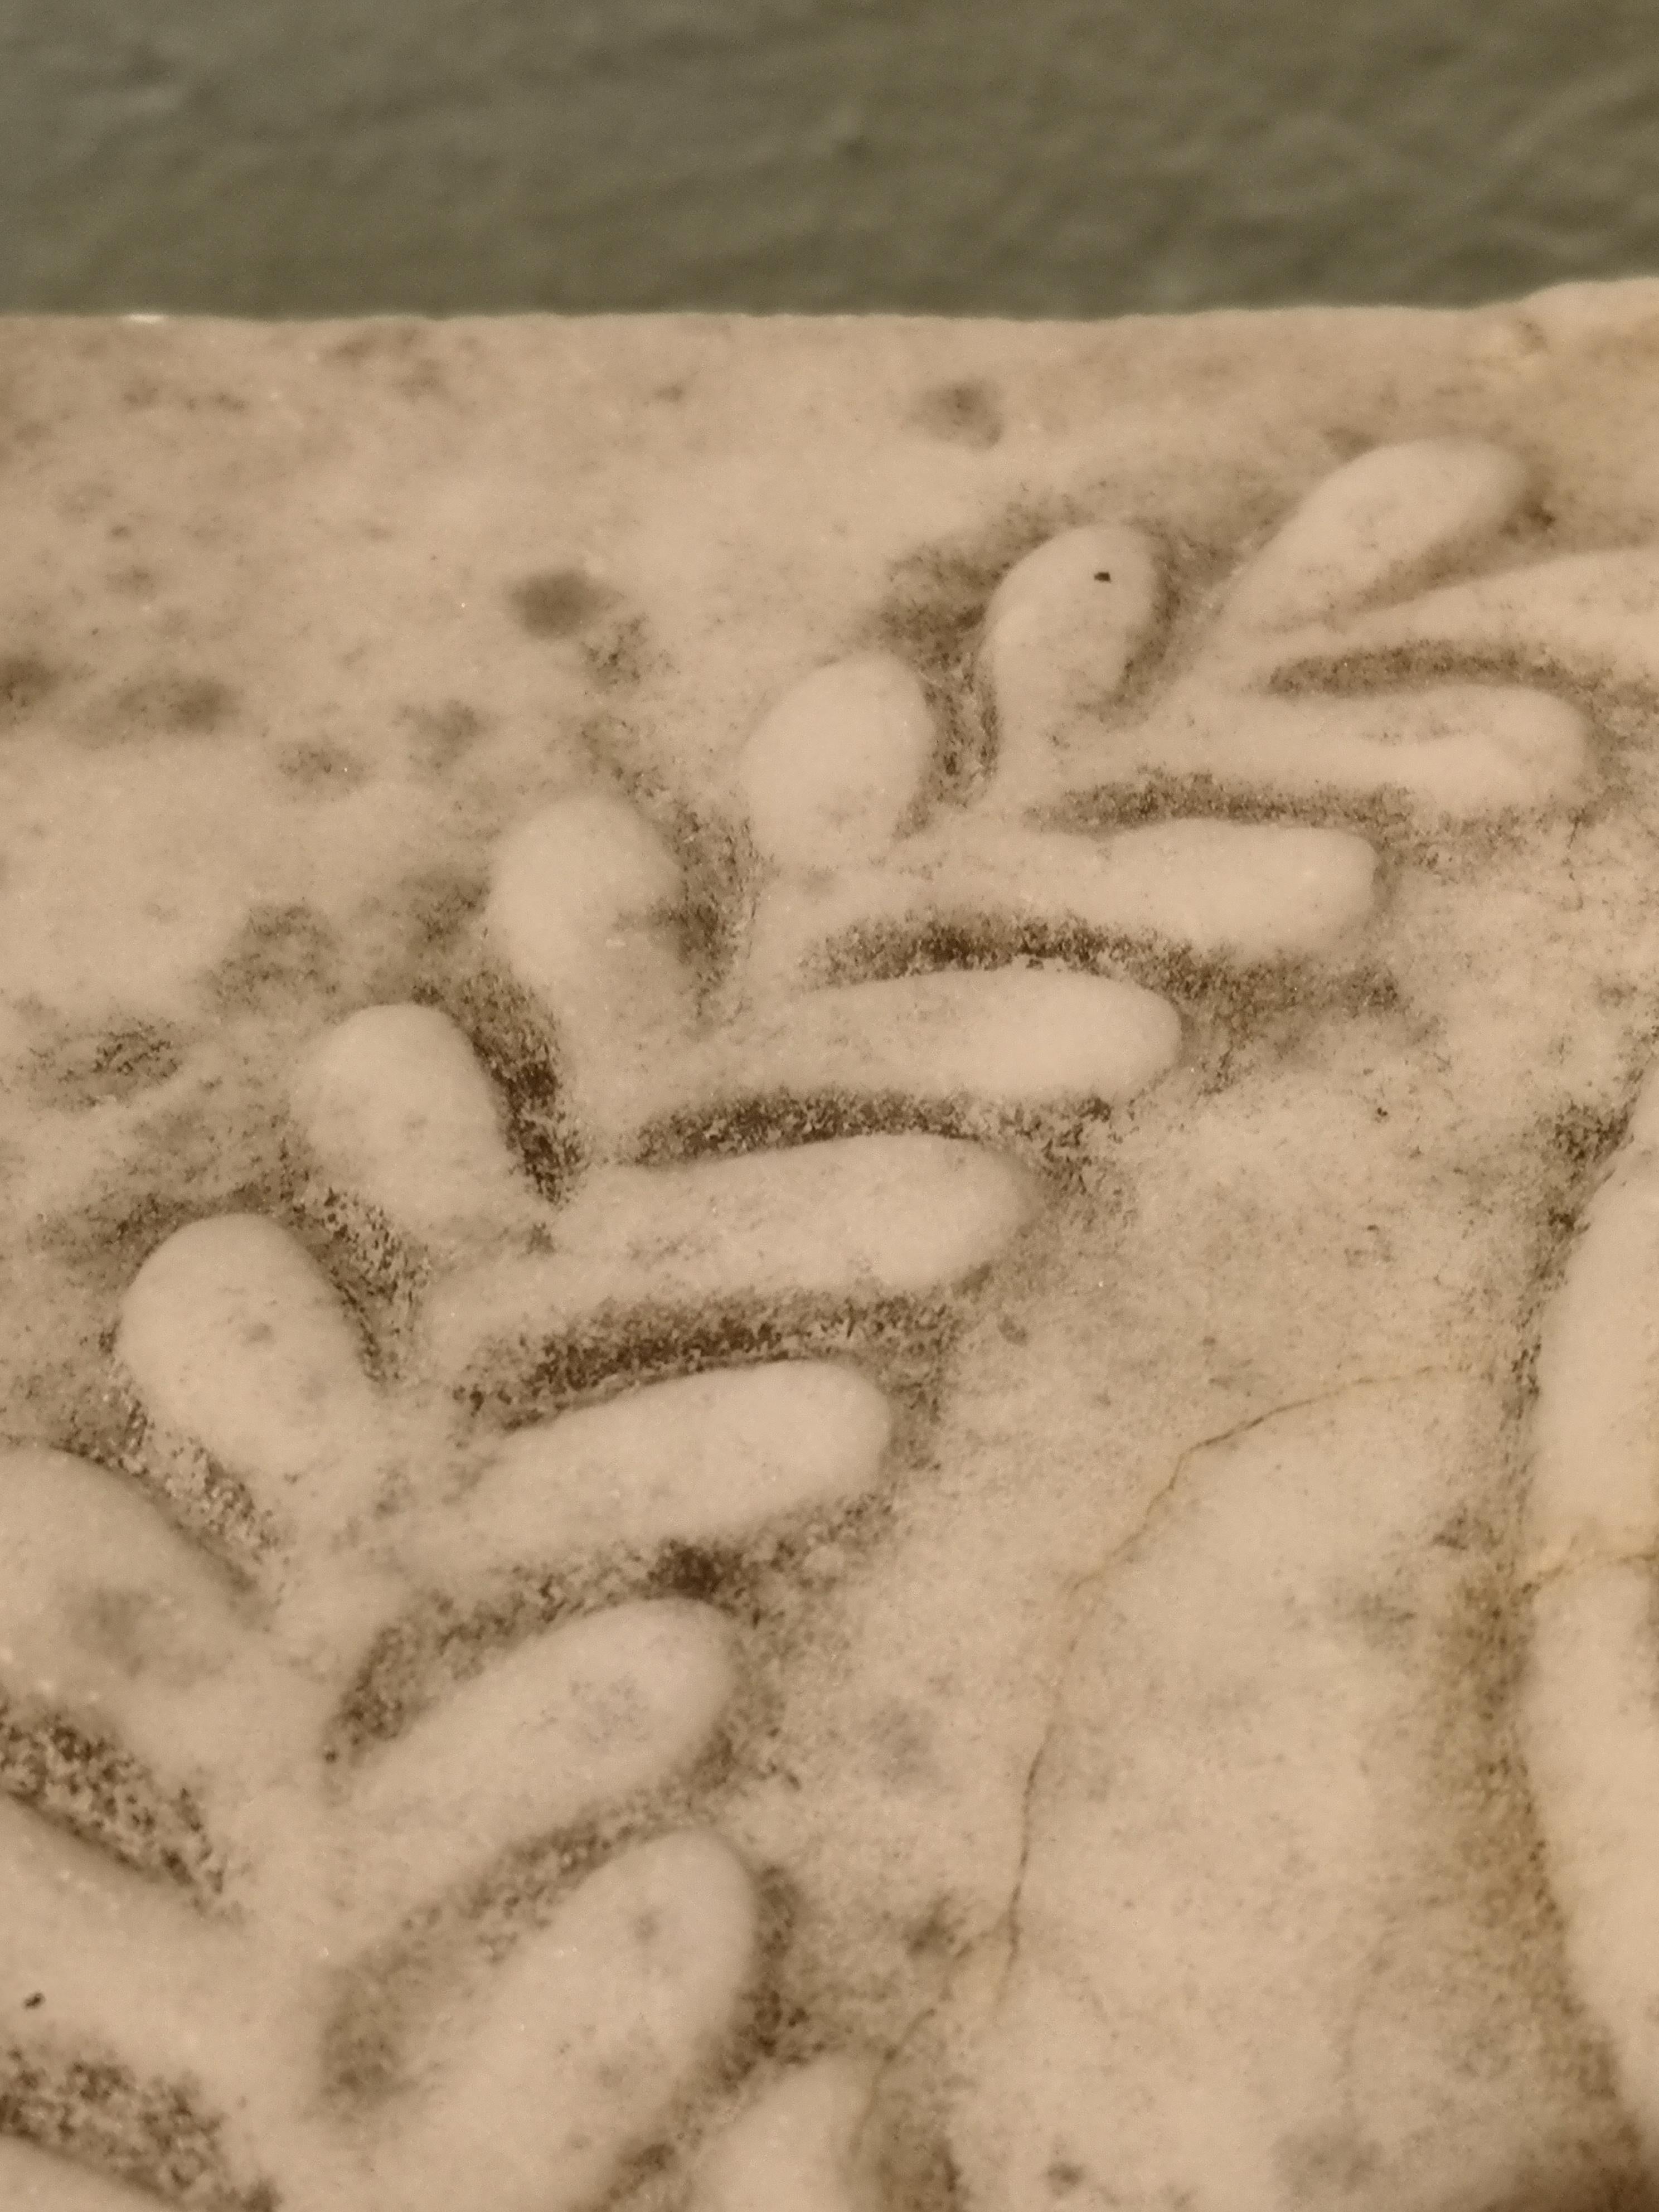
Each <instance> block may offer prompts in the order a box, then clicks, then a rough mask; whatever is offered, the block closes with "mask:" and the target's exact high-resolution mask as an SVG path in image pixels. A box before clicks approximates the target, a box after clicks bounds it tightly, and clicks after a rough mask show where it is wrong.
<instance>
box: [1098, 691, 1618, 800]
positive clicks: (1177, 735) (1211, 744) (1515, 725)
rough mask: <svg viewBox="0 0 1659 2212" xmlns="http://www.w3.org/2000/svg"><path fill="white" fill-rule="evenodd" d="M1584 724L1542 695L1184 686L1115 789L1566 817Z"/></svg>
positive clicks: (1141, 733) (1129, 750)
mask: <svg viewBox="0 0 1659 2212" xmlns="http://www.w3.org/2000/svg"><path fill="white" fill-rule="evenodd" d="M1113 765H1114V770H1115V774H1114V775H1113V777H1111V778H1109V779H1106V780H1104V781H1105V787H1106V788H1110V786H1111V783H1112V782H1114V781H1116V782H1134V781H1146V780H1147V779H1149V778H1152V777H1157V776H1176V777H1180V776H1198V775H1201V776H1206V777H1210V778H1212V779H1213V780H1214V781H1215V782H1216V783H1217V784H1218V786H1219V787H1220V788H1221V789H1222V790H1223V791H1225V792H1228V793H1238V794H1241V795H1242V794H1249V795H1250V796H1252V797H1255V798H1259V799H1272V798H1281V799H1283V798H1317V797H1320V796H1322V795H1324V796H1328V797H1349V798H1360V797H1364V798H1369V797H1372V796H1378V797H1382V796H1392V797H1393V798H1395V799H1396V800H1397V801H1398V802H1399V803H1400V804H1401V805H1405V806H1406V807H1407V808H1408V809H1409V810H1410V811H1412V812H1413V814H1414V815H1417V816H1419V817H1422V818H1423V819H1424V820H1425V821H1429V822H1434V821H1441V820H1456V821H1462V820H1472V819H1478V818H1479V817H1481V816H1484V815H1491V814H1498V813H1502V812H1504V811H1507V810H1509V809H1510V808H1520V809H1523V810H1526V811H1535V810H1537V809H1540V808H1542V807H1546V806H1553V805H1559V804H1561V803H1562V802H1564V801H1565V800H1568V799H1572V798H1574V797H1575V796H1576V795H1577V793H1579V792H1580V791H1581V790H1582V789H1583V785H1584V781H1585V776H1586V773H1587V770H1588V767H1589V742H1588V733H1587V732H1586V729H1585V726H1584V720H1583V716H1582V715H1581V714H1578V713H1577V711H1576V710H1575V709H1574V708H1571V707H1569V706H1568V705H1567V704H1566V703H1565V701H1563V700H1560V699H1557V698H1554V697H1553V696H1551V695H1550V694H1549V693H1547V692H1545V691H1533V690H1522V689H1520V688H1518V687H1516V686H1515V685H1511V684H1440V685H1436V686H1435V687H1433V688H1432V689H1429V690H1421V691H1377V692H1371V693H1365V694H1360V695H1358V696H1353V695H1352V694H1347V693H1336V692H1333V693H1329V694H1328V695H1326V696H1308V695H1306V694H1304V693H1297V695H1296V696H1284V697H1274V696H1261V695H1260V694H1253V693H1249V692H1245V693H1239V694H1231V693H1225V692H1217V693H1210V692H1206V691H1204V690H1200V689H1198V688H1196V687H1193V686H1189V687H1188V688H1187V689H1185V690H1182V692H1180V693H1178V694H1176V695H1175V696H1173V697H1172V698H1171V700H1170V702H1167V704H1166V706H1165V707H1164V708H1163V709H1162V710H1161V711H1160V713H1159V714H1158V717H1157V718H1156V719H1155V720H1153V721H1152V722H1150V723H1148V724H1147V725H1146V726H1145V728H1144V729H1142V730H1137V731H1135V732H1129V733H1126V735H1125V738H1124V740H1123V742H1122V744H1121V745H1120V747H1119V750H1118V757H1117V758H1116V760H1115V762H1114V764H1113Z"/></svg>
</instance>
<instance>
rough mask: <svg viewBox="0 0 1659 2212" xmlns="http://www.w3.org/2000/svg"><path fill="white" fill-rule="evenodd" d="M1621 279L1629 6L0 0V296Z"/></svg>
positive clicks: (1139, 300) (1642, 4)
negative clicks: (1618, 277) (1584, 277)
mask: <svg viewBox="0 0 1659 2212" xmlns="http://www.w3.org/2000/svg"><path fill="white" fill-rule="evenodd" d="M1634 270H1659V0H1365V4H1360V5H1356V4H1352V0H1346V4H1345V0H0V308H14V309H15V308H64V309H71V310H80V309H110V308H145V307H149V308H161V309H173V310H188V309H197V310H217V311H222V312H227V313H242V314H310V313H345V312H350V311H358V310H377V309H398V308H406V309H422V310H428V311H434V312H455V311H463V310H476V309H505V308H514V307H556V308H564V309H602V308H641V307H747V308H757V309H769V308H797V309H807V310H819V309H860V308H910V309H931V310H938V311H943V312H947V313H969V312H981V313H1009V314H1016V315H1042V314H1097V313H1110V312H1115V311H1121V310H1125V309H1133V308H1175V307H1193V306H1197V305H1226V304H1231V303H1239V304H1254V303H1260V302H1275V301H1291V300H1302V299H1321V300H1329V301H1367V300H1401V301H1431V302H1440V301H1446V302H1449V301H1467V300H1473V299H1480V298H1485V297H1490V296H1492V295H1499V294H1504V293H1510V292H1515V291H1518V290H1522V289H1528V288H1531V287H1533V286H1535V285H1539V284H1544V283H1553V282H1555V281H1558V280H1559V279H1563V278H1567V277H1574V276H1601V275H1613V274H1621V273H1626V272H1631V271H1634Z"/></svg>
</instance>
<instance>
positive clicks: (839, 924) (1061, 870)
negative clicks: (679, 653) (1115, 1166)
mask: <svg viewBox="0 0 1659 2212" xmlns="http://www.w3.org/2000/svg"><path fill="white" fill-rule="evenodd" d="M1375 873H1376V855H1375V854H1374V853H1373V852H1372V850H1371V848H1370V845H1369V844H1367V843H1366V842H1365V841H1364V838H1362V837H1358V836H1352V835H1350V834H1349V833H1347V832H1346V831H1343V830H1336V829H1306V828H1303V827H1301V826H1299V825H1297V824H1296V823H1253V822H1217V821H1211V820H1206V819H1203V818H1192V819H1176V820H1171V821H1167V822H1154V823H1146V824H1145V825H1143V826H1141V827H1139V828H1136V829H1123V830H1119V831H1117V832H1115V834H1113V835H1111V836H1105V837H1100V838H1095V837H1083V836H1070V835H1066V834H1062V833H1060V832H1058V831H1055V832H1042V833H1036V832H1032V831H1025V830H1021V829H1014V828H1012V827H1008V828H1002V829H999V830H998V831H997V833H996V834H995V835H994V836H983V835H981V836H977V837H975V838H969V836H965V835H964V836H959V837H957V839H955V840H953V841H951V842H948V843H947V842H945V840H943V839H939V840H934V839H933V838H918V839H916V840H915V860H914V865H913V866H909V867H907V868H905V869H902V870H901V869H898V868H889V869H885V870H882V871H880V872H877V871H874V870H871V871H869V872H866V873H864V874H861V875H857V876H853V877H850V878H847V879H845V880H844V881H842V882H841V883H838V884H836V886H835V887H834V888H833V890H831V891H830V892H829V895H828V896H825V897H823V898H822V899H819V900H817V901H814V902H810V903H809V902H795V903H794V904H793V906H791V907H790V908H788V909H787V910H785V909H783V908H777V909H775V910H774V912H773V913H772V914H771V915H770V916H769V919H768V922H767V927H766V934H765V936H764V939H763V941H762V943H761V945H759V947H758V952H759V958H758V960H757V975H756V980H757V982H758V983H759V984H761V985H762V986H763V987H765V988H769V989H775V988H777V987H779V986H780V985H781V984H787V982H788V981H790V980H792V978H793V975H794V973H795V972H796V971H798V970H799V969H802V968H810V965H811V963H812V961H813V959H814V957H815V956H817V955H818V954H819V953H821V952H822V951H823V948H824V946H825V945H826V944H829V943H834V942H835V941H836V940H837V939H845V938H847V937H849V936H852V935H854V933H857V934H858V935H859V936H860V937H862V938H864V939H870V938H874V939H876V940H877V941H879V940H880V939H882V938H884V937H886V938H894V937H897V938H902V937H904V936H905V935H906V934H912V935H920V934H921V933H923V932H924V931H925V930H926V928H927V927H928V925H929V924H930V923H944V924H945V925H947V926H949V927H951V928H952V929H953V930H954V931H956V932H957V934H959V935H960V936H961V937H962V938H963V939H965V940H966V941H967V942H969V944H977V945H981V946H983V947H984V948H985V949H986V950H987V951H991V950H993V949H994V947H995V946H996V945H998V944H999V943H1006V944H1007V945H1011V946H1014V947H1017V946H1018V945H1020V944H1021V942H1022V941H1023V940H1024V938H1026V937H1027V936H1030V935H1032V934H1035V935H1036V938H1037V939H1038V940H1039V942H1040V941H1041V939H1042V937H1043V935H1044V934H1045V933H1046V934H1047V936H1048V938H1049V939H1051V940H1052V939H1064V938H1065V937H1066V936H1067V935H1071V934H1075V935H1077V936H1079V938H1081V939H1084V940H1085V957H1086V940H1087V939H1096V940H1097V941H1101V942H1105V943H1109V942H1110V941H1111V940H1113V939H1133V940H1139V941H1142V942H1146V941H1152V942H1155V943H1157V944H1159V945H1170V946H1171V947H1176V948H1179V949H1181V950H1182V951H1189V952H1194V953H1196V954H1198V955H1199V956H1200V957H1203V958H1205V959H1210V960H1215V959H1225V960H1237V961H1241V962H1245V963H1256V962H1261V961H1267V960H1278V959H1286V958H1289V959H1299V958H1305V957H1310V956H1311V955H1314V954H1317V953H1321V952H1324V951H1329V950H1331V949H1333V948H1334V947H1335V946H1337V945H1340V944H1341V943H1342V941H1343V940H1344V939H1346V938H1347V937H1348V936H1349V935H1350V934H1351V933H1352V932H1353V931H1354V930H1355V929H1356V928H1357V927H1358V926H1359V925H1360V924H1361V923H1362V922H1363V921H1364V920H1365V917H1366V916H1367V915H1368V914H1369V913H1370V909H1371V903H1372V881H1373V878H1374V876H1375Z"/></svg>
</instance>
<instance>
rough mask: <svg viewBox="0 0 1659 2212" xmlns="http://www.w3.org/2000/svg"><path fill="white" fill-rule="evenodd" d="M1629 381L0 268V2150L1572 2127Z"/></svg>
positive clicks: (1422, 2207) (1640, 2134)
mask: <svg viewBox="0 0 1659 2212" xmlns="http://www.w3.org/2000/svg"><path fill="white" fill-rule="evenodd" d="M1656 377H1659V283H1655V284H1644V283H1632V284H1627V285H1614V286H1607V287H1602V288H1594V287H1586V288H1577V289H1571V290H1566V291H1561V292H1555V293H1550V294H1546V295H1541V296H1540V297H1538V298H1535V299H1533V300H1530V301H1524V302H1522V303H1521V304H1519V305H1518V306H1513V307H1493V308H1486V309H1481V310H1479V311H1470V312H1468V313H1404V312H1401V313H1383V312H1372V311H1364V312H1315V311H1309V312H1306V313H1294V314H1275V315H1261V316H1228V315H1218V316H1212V317H1198V318H1194V319H1188V320H1182V319H1171V320H1168V321H1145V322H1129V323H1122V324H1105V325H997V324H988V323H985V324H975V323H961V324H951V323H944V322H927V321H921V320H917V321H903V320H888V319H869V320H864V321H833V320H826V321H822V322H811V321H795V320H788V319H781V320H777V321H744V320H742V319H697V318H690V317H688V318H683V319H649V318H646V319H634V320H605V319H596V320H593V321H590V322H582V321H568V322H565V321H557V320H551V319H533V318H526V319H505V320H501V321H495V322H483V321H478V322H466V321H462V322H455V323H448V324H422V323H413V322H410V323H405V322H399V321H395V320H388V321H378V322H366V323H362V324H357V325H270V326H258V325H234V324H222V323H212V322H200V323H189V322H185V323H177V324H174V323H169V322H166V321H161V320H157V319H132V320H129V321H126V322H123V323H113V322H82V323H76V322H67V321H65V322H56V321H39V322H31V321H27V320H18V321H12V322H9V323H0V501H3V507H0V512H3V516H4V527H3V530H0V793H3V801H0V902H3V906H0V911H3V915H4V921H5V930H4V937H3V955H0V1173H3V1176H4V1183H5V1194H6V1205H5V1207H4V1213H3V1221H0V1316H3V1324H4V1325H3V1328H0V1405H3V1413H0V1431H3V1433H4V1436H5V1437H6V1439H7V1442H6V1448H5V1451H4V1456H3V1460H0V1790H3V1796H0V2013H3V2016H4V2036H3V2039H0V2203H3V2204H4V2205H7V2206H14V2205H15V2206H17V2207H20V2208H27V2212H82V2208H85V2212H105V2208H108V2212H118V2208H120V2207H129V2208H131V2212H142V2207H143V2204H144V2203H152V2204H153V2203H155V2202H156V2201H157V2200H159V2201H160V2202H161V2203H171V2204H179V2205H183V2206H188V2207H191V2208H198V2212H278V2208H280V2212H602V2209H603V2212H1083V2208H1104V2207H1112V2208H1133V2212H1176V2208H1181V2209H1182V2212H1293V2208H1303V2207H1307V2208H1310V2212H1311V2209H1312V2208H1317V2212H1325V2208H1331V2212H1335V2208H1339V2207H1340V2208H1341V2212H1499V2208H1508V2209H1510V2212H1519V2208H1522V2207H1526V2208H1535V2209H1536V2212H1592V2208H1607V2212H1613V2208H1615V2207H1625V2208H1632V2212H1633V2208H1637V2207H1640V2206H1646V2205H1649V2204H1650V2203H1653V2202H1655V2201H1656V2193H1659V1874H1656V1872H1655V1870H1654V1869H1655V1868H1656V1865H1659V1860H1656V1857H1655V1854H1654V1841H1653V1839H1654V1838H1655V1836H1656V1833H1659V1626H1656V1607H1655V1603H1654V1596H1655V1592H1654V1559H1655V1555H1656V1550H1659V1492H1656V1475H1659V1104H1656V1103H1655V1101H1656V1097H1659V1092H1656V1090H1655V1087H1654V1086H1655V1085H1656V1083H1659V1076H1650V1073H1649V1068H1650V1062H1651V1061H1652V1060H1653V1058H1654V1054H1655V1046H1656V1039H1659V897H1656V895H1655V891H1654V884H1655V881H1656V864H1659V410H1656V405H1655V402H1654V398H1653V394H1654V392H1655V391H1656V389H1659V383H1656Z"/></svg>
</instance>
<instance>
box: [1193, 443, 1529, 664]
mask: <svg viewBox="0 0 1659 2212" xmlns="http://www.w3.org/2000/svg"><path fill="white" fill-rule="evenodd" d="M1526 492H1527V471H1526V469H1525V467H1524V465H1522V462H1521V461H1519V460H1518V459H1516V456H1515V455H1514V454H1513V453H1505V452H1504V450H1503V449H1502V448H1501V447H1497V446H1490V445H1487V444H1486V443H1484V442H1483V441H1480V440H1479V439H1474V438H1425V439H1423V440H1422V441H1419V442H1418V443H1416V444H1413V445H1405V446H1379V447H1374V448H1373V449H1372V450H1371V451H1370V453H1362V454H1361V455H1360V457H1359V458H1358V460H1353V461H1350V462H1349V463H1348V465H1347V466H1346V468H1341V469H1338V470H1336V471H1334V474H1332V475H1330V476H1328V477H1326V478H1325V479H1324V481H1323V482H1322V483H1320V484H1318V485H1317V486H1316V488H1315V489H1314V490H1313V491H1311V492H1310V494H1309V495H1308V496H1307V498H1306V499H1304V501H1303V502H1302V504H1301V506H1300V507H1297V510H1296V512H1295V513H1294V514H1292V515H1291V519H1290V520H1289V521H1288V522H1286V523H1285V524H1284V525H1283V526H1281V527H1280V529H1279V530H1278V531H1277V532H1275V533H1274V535H1273V538H1271V539H1270V540H1269V541H1268V543H1267V545H1266V546H1265V547H1264V548H1263V549H1262V550H1261V552H1260V553H1258V554H1257V555H1256V556H1255V559H1254V560H1252V561H1249V562H1246V564H1245V565H1244V567H1243V568H1242V569H1241V570H1240V572H1239V574H1238V577H1237V580H1236V581H1235V582H1234V584H1233V585H1232V586H1231V590H1230V591H1229V592H1228V593H1227V595H1226V598H1225V602H1224V611H1223V613H1222V616H1221V618H1220V623H1219V624H1218V629H1219V630H1220V631H1221V632H1222V634H1224V635H1228V636H1230V637H1231V638H1233V639H1238V638H1239V637H1241V635H1242V634H1243V633H1244V632H1246V631H1248V630H1252V629H1254V630H1283V629H1294V628H1296V627H1297V626H1298V625H1300V624H1303V623H1327V622H1331V621H1334V620H1336V619H1337V618H1339V617H1341V616H1344V615H1346V614H1350V613H1352V612H1354V611H1357V610H1358V608H1360V607H1362V606H1364V605H1366V604H1367V603H1368V602H1371V601H1375V600H1377V599H1383V598H1390V599H1393V598H1398V597H1400V596H1401V594H1402V593H1404V592H1408V591H1416V590H1420V589H1421V587H1422V586H1424V585H1425V584H1426V583H1429V582H1431V581H1432V580H1434V577H1435V575H1436V574H1437V572H1438V571H1441V570H1443V569H1445V568H1450V567H1451V566H1453V564H1454V563H1455V562H1462V561H1468V560H1471V559H1474V558H1476V557H1478V556H1480V554H1482V553H1483V552H1484V551H1485V550H1486V547H1487V546H1488V544H1490V543H1491V542H1492V539H1493V538H1495V537H1496V536H1497V534H1498V532H1499V531H1500V530H1501V529H1502V528H1503V526H1504V524H1505V523H1506V522H1507V521H1508V520H1510V516H1511V515H1512V514H1513V513H1515V511H1516V508H1517V507H1519V506H1520V505H1521V502H1522V500H1523V499H1524V498H1525V496H1526Z"/></svg>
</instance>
